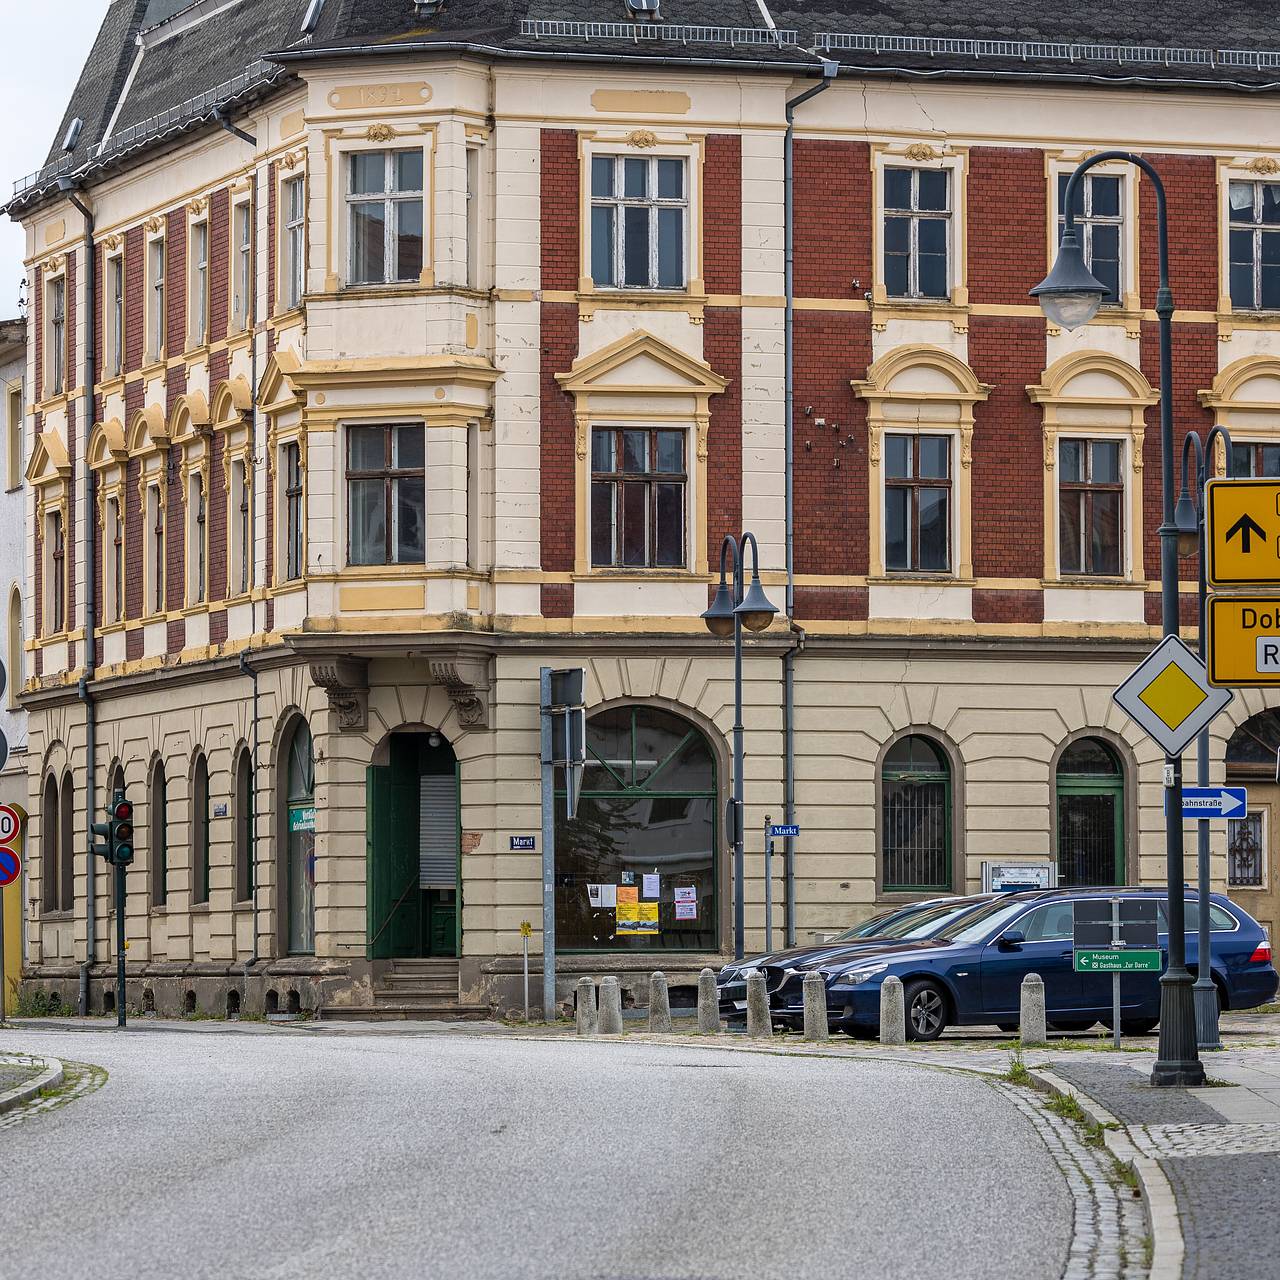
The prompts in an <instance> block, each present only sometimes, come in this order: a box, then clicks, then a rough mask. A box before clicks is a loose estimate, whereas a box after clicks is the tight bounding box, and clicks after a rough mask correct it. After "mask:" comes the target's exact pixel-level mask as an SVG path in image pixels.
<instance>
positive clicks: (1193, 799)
mask: <svg viewBox="0 0 1280 1280" xmlns="http://www.w3.org/2000/svg"><path fill="white" fill-rule="evenodd" d="M1248 807H1249V797H1248V793H1247V792H1246V791H1245V789H1244V788H1243V787H1183V788H1182V816H1183V817H1184V818H1243V817H1244V815H1245V813H1246V811H1247V809H1248Z"/></svg>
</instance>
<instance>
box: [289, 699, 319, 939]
mask: <svg viewBox="0 0 1280 1280" xmlns="http://www.w3.org/2000/svg"><path fill="white" fill-rule="evenodd" d="M283 773H284V777H283V781H284V787H285V794H284V800H285V804H284V810H285V824H284V827H285V839H286V855H287V859H288V862H287V865H286V868H285V878H286V882H287V885H288V891H287V894H286V920H285V926H286V931H287V932H286V938H285V941H286V943H287V945H288V950H289V954H290V955H291V956H298V955H307V956H309V955H314V954H315V949H316V778H315V762H314V760H313V758H312V754H311V729H310V727H309V726H308V724H307V722H306V721H305V720H303V719H302V718H301V717H299V718H298V721H297V723H296V724H295V726H294V728H293V730H292V732H291V733H290V734H289V737H288V739H287V743H286V746H285V757H284V771H283Z"/></svg>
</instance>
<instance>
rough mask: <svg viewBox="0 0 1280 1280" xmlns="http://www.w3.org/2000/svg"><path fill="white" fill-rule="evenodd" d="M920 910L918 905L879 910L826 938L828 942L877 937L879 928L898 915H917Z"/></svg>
mask: <svg viewBox="0 0 1280 1280" xmlns="http://www.w3.org/2000/svg"><path fill="white" fill-rule="evenodd" d="M921 910H922V908H920V907H914V906H913V907H900V908H898V909H896V910H894V911H881V912H878V913H877V914H876V915H874V916H871V917H870V918H869V919H867V920H864V921H863V922H862V923H861V924H855V925H854V926H853V928H852V929H846V930H845V931H844V932H843V933H837V934H836V936H835V937H834V938H830V939H828V941H830V942H849V941H851V940H852V939H854V938H874V937H878V936H879V933H880V929H881V928H882V927H883V926H884V925H886V924H888V923H890V921H893V920H896V919H897V918H898V917H899V916H908V915H910V916H914V915H918V914H919V912H920V911H921Z"/></svg>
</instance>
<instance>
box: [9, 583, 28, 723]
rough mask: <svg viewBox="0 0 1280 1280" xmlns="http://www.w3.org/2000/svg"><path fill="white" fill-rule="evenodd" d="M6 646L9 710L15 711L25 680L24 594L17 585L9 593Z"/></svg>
mask: <svg viewBox="0 0 1280 1280" xmlns="http://www.w3.org/2000/svg"><path fill="white" fill-rule="evenodd" d="M5 646H6V648H7V650H8V659H7V661H6V663H5V665H6V667H7V668H8V677H9V679H8V700H9V709H10V710H11V711H13V710H16V709H17V706H18V694H20V693H21V692H22V682H23V680H24V679H25V676H24V674H23V666H24V663H23V653H22V592H20V591H19V590H18V586H17V584H16V583H15V584H14V585H13V587H12V589H11V590H10V592H9V618H8V629H7V631H6V635H5Z"/></svg>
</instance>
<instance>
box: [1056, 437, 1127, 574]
mask: <svg viewBox="0 0 1280 1280" xmlns="http://www.w3.org/2000/svg"><path fill="white" fill-rule="evenodd" d="M1064 440H1086V441H1089V442H1090V443H1093V442H1095V441H1100V442H1105V443H1107V444H1118V445H1119V446H1120V475H1121V478H1122V482H1123V486H1124V497H1123V499H1122V501H1121V503H1120V508H1121V510H1122V511H1123V513H1124V528H1123V529H1121V530H1120V571H1119V572H1118V573H1116V574H1110V573H1080V572H1077V571H1076V570H1071V571H1067V570H1065V569H1063V567H1062V442H1063V441H1064ZM1053 449H1054V456H1053V486H1052V488H1053V557H1054V560H1053V562H1054V567H1055V568H1056V569H1057V572H1058V578H1059V579H1061V580H1063V581H1065V582H1067V583H1068V584H1070V585H1072V586H1075V585H1080V586H1087V585H1088V584H1089V583H1091V582H1103V583H1106V582H1119V581H1122V580H1123V581H1129V580H1130V579H1131V578H1132V576H1133V536H1134V534H1133V531H1134V528H1135V525H1134V523H1133V521H1134V518H1135V513H1134V506H1135V504H1136V503H1138V502H1140V501H1141V495H1140V493H1139V492H1137V491H1138V490H1139V489H1140V488H1141V485H1139V484H1135V483H1134V474H1133V437H1132V435H1131V434H1130V433H1129V432H1128V431H1099V430H1097V429H1093V430H1090V429H1089V428H1087V427H1080V428H1079V429H1077V428H1075V427H1068V426H1062V427H1060V428H1059V430H1058V432H1057V434H1056V435H1055V436H1054V439H1053Z"/></svg>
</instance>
